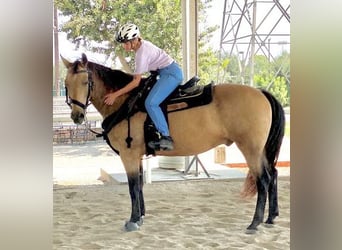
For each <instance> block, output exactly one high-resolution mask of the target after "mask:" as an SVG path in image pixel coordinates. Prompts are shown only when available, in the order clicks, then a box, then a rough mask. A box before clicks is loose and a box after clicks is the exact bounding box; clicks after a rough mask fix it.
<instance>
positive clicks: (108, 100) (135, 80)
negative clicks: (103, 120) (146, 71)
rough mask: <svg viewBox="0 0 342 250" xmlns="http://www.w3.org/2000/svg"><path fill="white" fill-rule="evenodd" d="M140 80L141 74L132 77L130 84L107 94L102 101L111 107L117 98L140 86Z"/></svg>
mask: <svg viewBox="0 0 342 250" xmlns="http://www.w3.org/2000/svg"><path fill="white" fill-rule="evenodd" d="M140 80H141V74H136V75H134V76H133V80H132V81H131V82H130V83H128V84H127V85H126V86H125V87H123V88H121V89H119V90H117V91H115V92H112V93H109V94H107V95H106V96H105V100H104V101H105V103H106V104H108V105H112V104H113V103H114V101H115V99H116V98H118V97H119V96H121V95H124V94H126V93H128V92H129V91H131V90H132V89H134V88H136V87H138V86H139V84H140Z"/></svg>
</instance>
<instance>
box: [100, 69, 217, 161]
mask: <svg viewBox="0 0 342 250" xmlns="http://www.w3.org/2000/svg"><path fill="white" fill-rule="evenodd" d="M150 73H151V74H150V76H149V77H147V78H145V79H143V80H142V82H141V84H140V85H139V87H138V88H136V89H134V90H133V91H132V92H131V94H130V96H129V97H128V98H127V100H126V101H125V102H124V104H123V105H122V106H121V107H120V108H119V110H118V111H116V112H114V113H113V114H111V115H110V116H108V117H107V118H106V119H105V120H104V121H103V122H102V128H103V129H104V131H103V133H102V135H103V136H104V138H105V139H106V141H107V143H108V144H109V145H110V143H109V140H108V138H107V136H106V135H107V133H108V132H109V131H110V130H111V129H112V128H113V127H114V126H115V125H116V124H118V123H119V122H121V121H122V120H124V119H127V120H128V137H127V138H126V143H127V147H128V148H129V147H130V146H131V141H132V140H133V138H131V137H130V117H131V116H133V115H134V114H135V113H137V112H139V111H140V112H145V113H147V111H146V109H145V100H146V98H147V96H148V94H149V92H150V90H151V89H152V87H153V86H154V84H155V83H156V81H157V80H158V77H159V75H158V72H157V71H151V72H150ZM199 80H200V78H198V77H197V76H194V77H192V78H191V79H190V80H188V81H187V82H186V83H184V84H182V85H179V86H178V87H177V88H176V89H175V90H174V91H173V92H172V93H171V94H170V95H169V97H167V98H166V99H165V100H164V101H163V102H162V103H161V104H160V107H161V109H162V111H163V113H164V115H165V118H166V121H167V123H168V122H169V121H168V113H171V112H177V111H181V110H185V109H189V108H193V107H198V106H202V105H206V104H209V103H210V102H211V101H212V83H209V84H208V85H205V86H202V85H197V83H198V81H199ZM144 136H145V145H146V154H147V155H150V154H152V155H154V154H155V150H154V149H151V148H150V147H148V146H147V143H148V142H149V141H153V140H158V138H159V134H158V132H157V130H156V128H155V126H154V124H153V122H152V120H151V118H150V116H149V115H148V114H147V118H146V120H145V122H144ZM110 146H111V145H110ZM111 147H112V146H111ZM112 149H113V150H114V151H115V152H116V153H118V151H117V150H115V149H114V148H113V147H112ZM156 150H158V149H156Z"/></svg>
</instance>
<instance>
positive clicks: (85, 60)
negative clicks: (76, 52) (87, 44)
mask: <svg viewBox="0 0 342 250" xmlns="http://www.w3.org/2000/svg"><path fill="white" fill-rule="evenodd" d="M87 63H88V58H87V56H86V54H84V53H82V64H83V65H84V66H86V65H87Z"/></svg>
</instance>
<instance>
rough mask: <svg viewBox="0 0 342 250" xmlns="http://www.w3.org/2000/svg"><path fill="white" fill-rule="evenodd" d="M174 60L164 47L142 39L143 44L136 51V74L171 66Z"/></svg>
mask: <svg viewBox="0 0 342 250" xmlns="http://www.w3.org/2000/svg"><path fill="white" fill-rule="evenodd" d="M173 61H174V60H173V59H172V58H171V57H170V56H169V55H168V54H167V53H166V52H165V51H164V50H162V49H160V48H158V47H157V46H156V45H154V44H153V43H151V42H149V41H145V40H141V46H140V48H139V49H138V50H137V51H136V53H135V72H134V73H135V74H144V73H146V72H149V71H155V70H158V69H162V68H165V67H167V66H169V65H170V64H171V63H172V62H173Z"/></svg>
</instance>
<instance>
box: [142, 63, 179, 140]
mask: <svg viewBox="0 0 342 250" xmlns="http://www.w3.org/2000/svg"><path fill="white" fill-rule="evenodd" d="M182 81H183V72H182V69H181V68H180V67H179V66H178V64H177V63H176V62H173V63H171V64H170V65H169V66H167V67H165V68H163V69H160V70H159V79H158V81H157V82H156V83H155V85H154V86H153V88H152V89H151V91H150V93H149V94H148V96H147V98H146V100H145V107H146V110H147V112H148V114H149V115H150V117H151V119H152V121H153V123H154V125H155V126H156V129H157V130H158V131H159V132H160V133H161V134H162V135H164V136H170V133H169V128H168V126H167V122H166V119H165V116H164V114H163V112H162V110H161V108H160V106H159V105H160V104H161V103H162V102H163V101H164V100H165V99H166V98H167V97H168V96H169V95H170V94H171V93H172V92H173V91H174V90H175V89H176V88H177V86H178V85H179V84H180V83H181V82H182Z"/></svg>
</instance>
